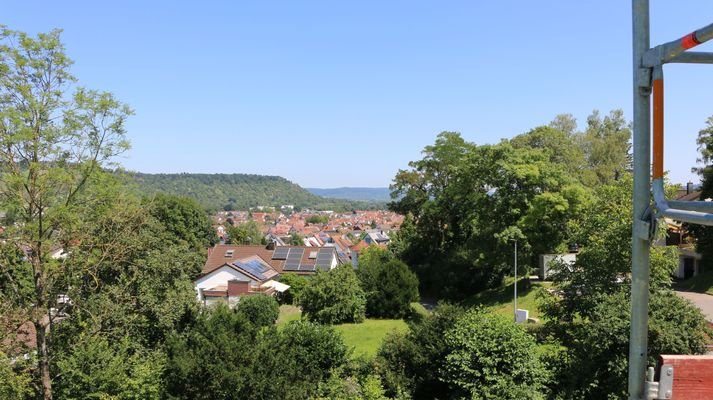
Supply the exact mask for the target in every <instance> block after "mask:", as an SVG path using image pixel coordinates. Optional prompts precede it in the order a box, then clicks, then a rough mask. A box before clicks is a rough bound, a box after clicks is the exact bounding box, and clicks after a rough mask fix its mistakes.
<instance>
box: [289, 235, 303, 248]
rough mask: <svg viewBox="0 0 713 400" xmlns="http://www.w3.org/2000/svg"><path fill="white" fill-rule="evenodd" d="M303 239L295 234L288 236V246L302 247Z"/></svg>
mask: <svg viewBox="0 0 713 400" xmlns="http://www.w3.org/2000/svg"><path fill="white" fill-rule="evenodd" d="M304 244H305V242H304V238H303V237H302V235H300V234H299V233H297V232H293V233H291V234H290V246H304Z"/></svg>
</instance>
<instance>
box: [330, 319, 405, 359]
mask: <svg viewBox="0 0 713 400" xmlns="http://www.w3.org/2000/svg"><path fill="white" fill-rule="evenodd" d="M335 328H336V330H337V332H339V333H341V334H342V338H344V343H345V344H346V345H347V346H348V347H353V348H354V353H353V354H352V356H353V357H355V358H356V357H359V356H366V357H369V358H371V357H374V356H375V355H376V352H377V350H379V346H380V345H381V341H382V340H384V337H386V334H388V333H389V332H393V331H397V332H406V331H407V330H408V325H406V322H404V321H403V320H400V319H366V320H364V322H362V323H360V324H341V325H336V326H335Z"/></svg>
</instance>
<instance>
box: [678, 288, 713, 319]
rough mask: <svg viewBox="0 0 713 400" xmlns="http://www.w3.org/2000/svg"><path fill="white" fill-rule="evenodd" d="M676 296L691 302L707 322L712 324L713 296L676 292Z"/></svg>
mask: <svg viewBox="0 0 713 400" xmlns="http://www.w3.org/2000/svg"><path fill="white" fill-rule="evenodd" d="M676 294H678V295H679V296H681V297H683V298H684V299H688V300H690V301H692V302H693V304H695V305H696V306H698V308H700V309H701V311H702V312H703V315H705V317H706V320H707V321H708V322H713V296H711V295H709V294H705V293H695V292H682V291H678V290H677V291H676Z"/></svg>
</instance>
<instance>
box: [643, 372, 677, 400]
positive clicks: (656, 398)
mask: <svg viewBox="0 0 713 400" xmlns="http://www.w3.org/2000/svg"><path fill="white" fill-rule="evenodd" d="M644 392H645V394H646V400H666V399H673V365H671V364H664V365H662V366H661V376H660V377H659V381H658V382H656V381H654V369H653V367H649V370H648V372H647V374H646V385H645V390H644Z"/></svg>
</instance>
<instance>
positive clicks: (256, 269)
mask: <svg viewBox="0 0 713 400" xmlns="http://www.w3.org/2000/svg"><path fill="white" fill-rule="evenodd" d="M233 264H234V265H236V266H238V267H240V268H242V269H243V270H244V271H247V272H248V273H250V274H251V275H252V276H254V277H256V278H258V279H259V280H263V279H265V278H266V277H265V275H264V274H265V272H268V271H269V270H270V269H269V268H268V267H267V266H265V265H263V264H262V263H261V262H260V261H258V260H249V261H246V262H242V261H236V262H234V263H233Z"/></svg>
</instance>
